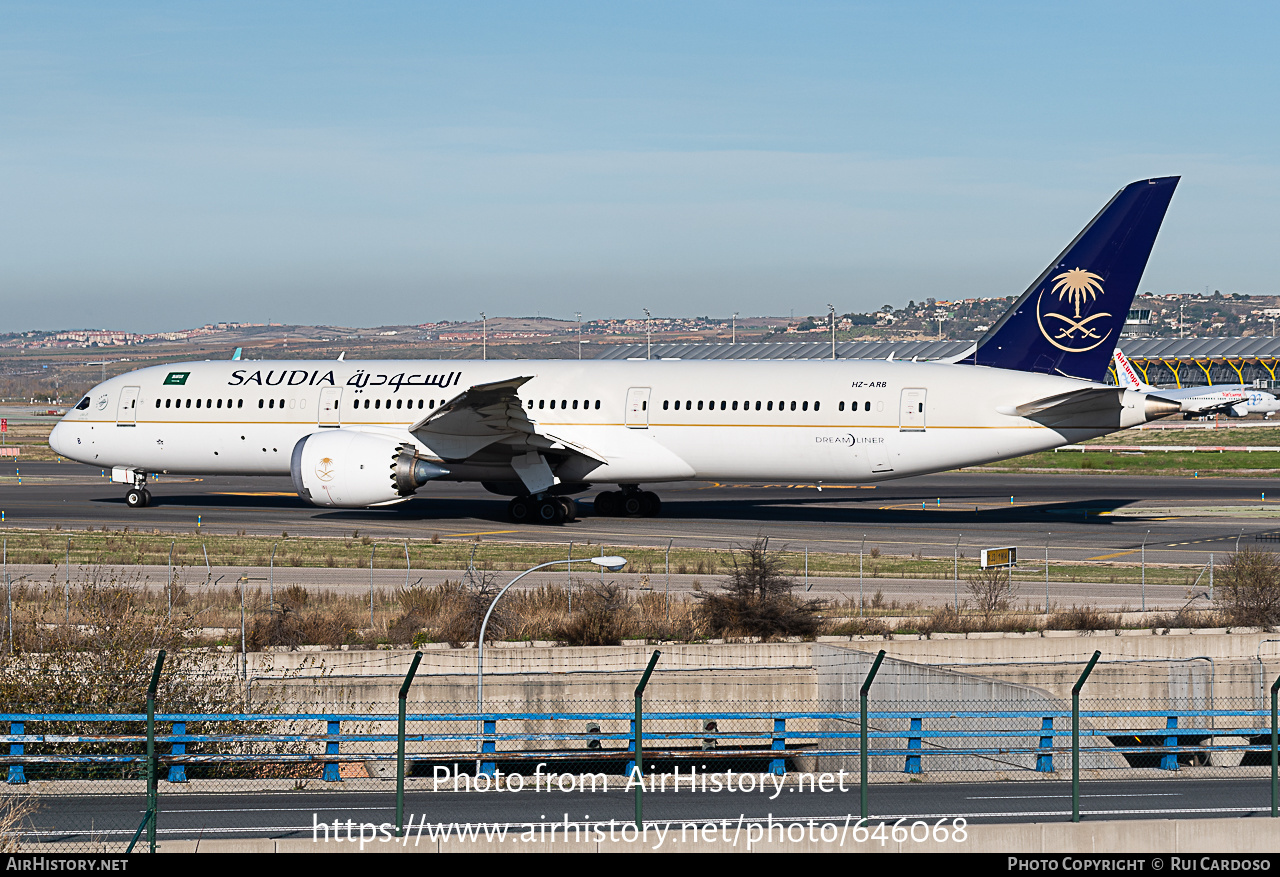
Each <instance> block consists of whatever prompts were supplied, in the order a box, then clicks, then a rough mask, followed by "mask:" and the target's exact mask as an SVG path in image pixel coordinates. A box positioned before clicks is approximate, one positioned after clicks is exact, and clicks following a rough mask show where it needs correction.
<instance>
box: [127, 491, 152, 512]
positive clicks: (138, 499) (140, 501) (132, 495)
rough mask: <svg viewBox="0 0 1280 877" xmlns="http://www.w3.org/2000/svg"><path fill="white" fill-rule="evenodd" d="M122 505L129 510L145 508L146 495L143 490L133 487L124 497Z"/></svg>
mask: <svg viewBox="0 0 1280 877" xmlns="http://www.w3.org/2000/svg"><path fill="white" fill-rule="evenodd" d="M124 504H125V505H127V506H128V507H129V508H131V509H140V508H145V507H146V505H147V494H146V491H144V490H139V489H138V488H136V487H134V488H131V489H130V490H129V492H128V493H126V494H125V495H124Z"/></svg>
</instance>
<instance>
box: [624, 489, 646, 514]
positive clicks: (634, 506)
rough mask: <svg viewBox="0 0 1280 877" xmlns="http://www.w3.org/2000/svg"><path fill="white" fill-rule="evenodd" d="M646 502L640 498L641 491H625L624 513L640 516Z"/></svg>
mask: <svg viewBox="0 0 1280 877" xmlns="http://www.w3.org/2000/svg"><path fill="white" fill-rule="evenodd" d="M643 509H644V502H643V501H642V500H641V499H640V492H639V491H637V492H635V493H624V494H623V495H622V513H623V514H625V515H626V516H627V517H629V518H638V517H640V515H641V514H643Z"/></svg>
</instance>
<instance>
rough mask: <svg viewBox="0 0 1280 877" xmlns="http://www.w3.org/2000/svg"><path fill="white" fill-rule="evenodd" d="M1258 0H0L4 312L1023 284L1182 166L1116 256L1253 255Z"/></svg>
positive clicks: (373, 314) (1267, 180) (439, 305)
mask: <svg viewBox="0 0 1280 877" xmlns="http://www.w3.org/2000/svg"><path fill="white" fill-rule="evenodd" d="M1278 19H1280V11H1278V10H1277V9H1276V8H1275V7H1273V6H1270V5H1266V4H1237V5H1222V4H1218V5H1214V6H1212V7H1208V6H1196V5H1188V6H1179V7H1176V8H1170V7H1168V6H1167V5H1166V4H1156V3H1133V4H1123V5H1119V6H1117V5H1115V4H1110V3H1079V4H1073V5H1071V6H1070V7H1052V6H1037V5H1026V4H1018V3H1012V2H1010V3H994V2H993V3H979V4H966V5H960V6H956V5H947V4H932V3H879V2H869V3H825V2H814V3H808V4H793V3H781V2H733V3H730V2H701V3H694V4H689V3H673V2H651V3H645V4H633V5H626V4H609V5H599V4H593V3H588V2H545V3H539V4H519V3H511V2H476V3H471V4H464V5H461V6H459V5H457V4H446V3H433V2H425V3H386V4H379V5H373V6H366V5H361V6H351V5H347V4H334V3H275V4H269V5H262V4H251V3H243V2H239V3H237V2H231V3H227V4H219V5H217V6H210V5H205V4H187V5H174V4H166V3H158V2H124V3H117V4H109V5H106V6H103V5H101V4H91V3H84V2H70V3H66V4H59V5H55V6H48V5H41V4H29V5H14V4H10V5H8V6H6V7H5V9H4V10H3V13H2V18H0V20H2V21H3V22H4V27H3V29H0V75H3V77H4V81H5V82H6V84H7V86H8V87H7V88H6V89H5V90H4V91H3V92H0V121H2V123H3V125H4V128H5V132H6V136H5V138H4V139H3V141H0V181H3V186H4V191H5V195H6V197H5V204H6V208H7V209H6V210H5V211H4V212H3V213H2V214H0V234H3V238H4V240H5V242H6V246H5V247H3V248H0V288H3V289H4V290H5V309H4V313H5V317H6V319H5V325H6V326H7V327H8V331H24V330H30V329H41V330H45V329H54V328H65V327H66V326H67V324H68V322H69V321H68V314H74V315H76V316H75V318H74V320H73V321H71V322H74V323H75V324H76V325H78V326H95V327H102V328H112V329H121V330H126V331H135V332H157V331H175V330H176V329H175V327H177V328H191V327H194V326H199V325H202V324H204V323H209V322H218V321H225V320H226V319H227V317H226V314H228V313H235V314H237V315H238V316H237V318H236V321H243V322H268V321H273V322H282V323H288V324H303V325H341V326H349V327H374V326H378V325H398V324H417V323H423V322H433V321H437V320H443V319H448V320H474V319H477V318H478V316H479V312H480V311H485V312H486V313H489V314H491V315H506V314H515V313H520V314H524V313H534V312H538V311H542V312H544V313H550V312H555V313H562V314H568V315H572V314H573V313H574V312H575V311H581V312H582V313H583V315H584V319H593V318H597V317H622V316H627V315H631V316H637V317H638V316H642V312H641V309H642V308H645V307H647V308H649V310H650V311H652V312H653V313H654V314H655V315H657V314H662V315H664V316H696V315H702V314H708V315H716V314H724V315H728V314H731V313H733V312H735V311H737V312H739V313H781V314H785V313H787V312H788V311H790V310H792V309H794V311H795V312H796V313H797V314H800V313H805V314H824V313H826V303H827V302H831V303H832V304H834V305H835V307H836V308H837V310H838V311H840V312H842V313H844V312H851V311H868V310H873V309H875V308H878V307H880V306H881V305H883V304H885V303H891V304H894V305H902V304H905V303H906V302H907V301H908V300H909V299H914V300H916V301H920V300H923V299H926V298H929V297H933V298H937V299H954V298H966V297H975V296H986V297H990V296H1004V295H1016V294H1018V293H1021V292H1022V291H1023V290H1024V289H1025V288H1026V286H1027V285H1028V284H1029V283H1030V282H1031V281H1032V280H1034V279H1035V277H1036V276H1037V275H1038V274H1039V273H1040V271H1041V270H1042V269H1043V268H1044V266H1045V265H1046V264H1048V262H1049V260H1051V259H1052V258H1053V257H1054V256H1056V255H1057V253H1058V252H1060V251H1061V250H1062V248H1063V247H1064V246H1065V245H1066V244H1067V243H1068V242H1069V241H1070V240H1071V239H1072V237H1074V235H1075V234H1076V233H1077V232H1078V231H1079V230H1080V229H1081V228H1082V227H1083V226H1084V224H1085V223H1087V222H1088V221H1089V219H1091V218H1092V217H1093V215H1094V214H1095V213H1096V212H1097V211H1098V210H1099V209H1100V208H1101V207H1102V205H1103V204H1104V203H1105V202H1106V201H1107V200H1108V199H1109V198H1110V197H1111V196H1112V195H1113V194H1114V193H1115V192H1116V191H1117V190H1118V189H1119V188H1120V187H1122V186H1123V185H1125V184H1126V183H1129V182H1131V181H1133V180H1136V179H1142V178H1147V177H1155V176H1164V175H1170V174H1176V175H1181V176H1182V183H1181V185H1180V186H1179V189H1178V193H1177V195H1176V196H1175V197H1174V200H1173V204H1172V207H1171V208H1170V211H1169V214H1168V217H1167V219H1166V221H1165V224H1164V228H1163V230H1162V232H1161V235H1160V238H1159V240H1158V241H1157V243H1156V247H1155V251H1154V253H1153V254H1152V258H1151V262H1150V265H1149V267H1148V269H1147V272H1146V276H1145V278H1144V281H1143V284H1142V289H1144V290H1148V289H1149V290H1152V291H1157V292H1183V291H1195V290H1202V289H1204V288H1205V287H1206V286H1207V287H1208V288H1209V289H1210V290H1213V289H1220V290H1221V291H1222V292H1223V293H1224V294H1226V293H1232V292H1243V293H1249V294H1273V292H1274V291H1276V284H1275V281H1274V279H1273V278H1274V277H1275V276H1276V273H1277V272H1276V265H1275V261H1276V259H1275V245H1274V241H1275V240H1276V239H1277V237H1278V236H1280V173H1278V168H1280V163H1278V162H1277V144H1280V137H1277V133H1278V132H1277V127H1278V123H1277V121H1276V119H1275V115H1274V114H1273V113H1269V112H1267V111H1266V109H1265V108H1266V106H1268V105H1269V100H1268V95H1271V94H1274V93H1275V92H1276V90H1277V89H1276V86H1277V84H1278V82H1277V80H1278V79H1280V77H1278V76H1277V70H1278V65H1280V61H1277V59H1276V54H1275V52H1274V51H1273V47H1272V46H1271V41H1272V35H1273V34H1274V33H1275V32H1276V24H1277V20H1278Z"/></svg>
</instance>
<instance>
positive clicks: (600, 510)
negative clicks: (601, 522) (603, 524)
mask: <svg viewBox="0 0 1280 877" xmlns="http://www.w3.org/2000/svg"><path fill="white" fill-rule="evenodd" d="M621 499H622V496H621V495H620V494H619V493H618V492H617V491H616V490H606V491H604V492H603V493H600V494H597V495H596V501H595V511H596V514H597V515H599V516H600V517H602V518H612V517H616V516H617V515H619V514H621V512H622V502H621Z"/></svg>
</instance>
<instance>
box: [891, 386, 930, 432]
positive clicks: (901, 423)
mask: <svg viewBox="0 0 1280 877" xmlns="http://www.w3.org/2000/svg"><path fill="white" fill-rule="evenodd" d="M926 393H927V391H926V390H924V389H923V388H914V387H913V388H908V389H905V390H903V391H902V405H901V409H900V410H901V415H900V417H899V419H898V430H899V432H924V403H925V395H926Z"/></svg>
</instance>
